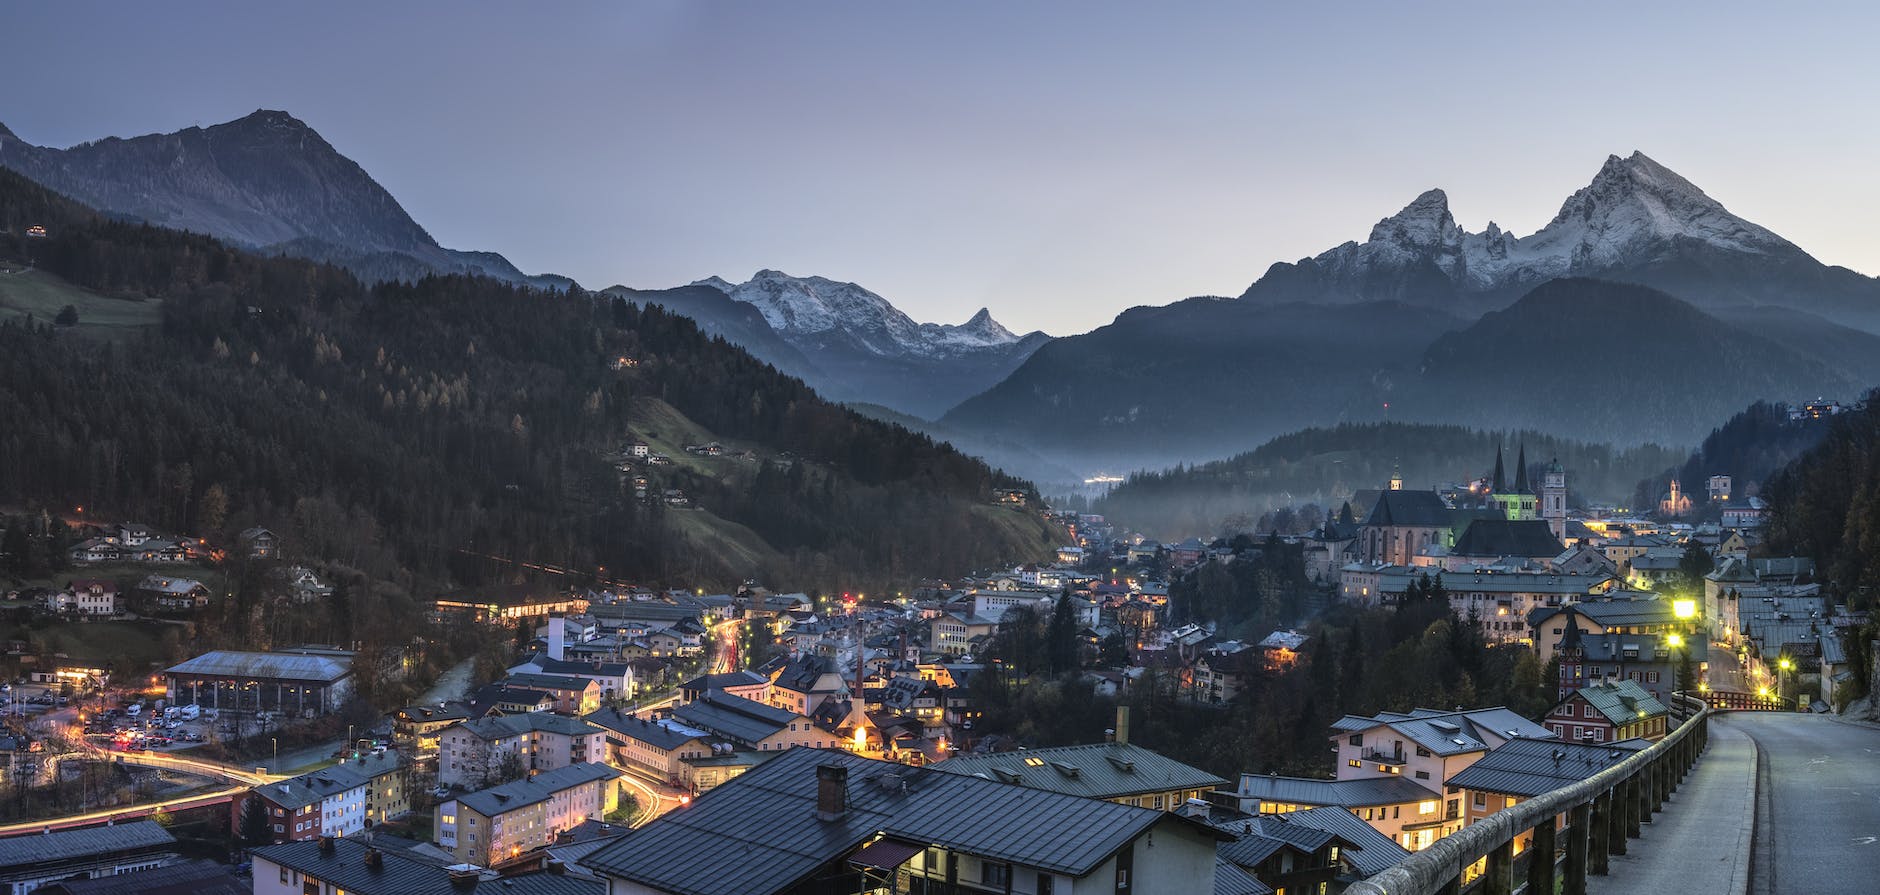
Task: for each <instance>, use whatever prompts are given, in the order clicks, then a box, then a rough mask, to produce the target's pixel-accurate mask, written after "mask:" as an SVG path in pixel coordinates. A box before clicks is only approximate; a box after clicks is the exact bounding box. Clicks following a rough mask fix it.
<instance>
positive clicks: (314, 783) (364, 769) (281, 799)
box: [255, 752, 400, 808]
mask: <svg viewBox="0 0 1880 895" xmlns="http://www.w3.org/2000/svg"><path fill="white" fill-rule="evenodd" d="M399 765H400V760H399V757H398V755H397V753H393V752H387V753H385V754H383V755H380V756H377V757H376V758H370V759H368V758H361V759H360V760H358V761H353V762H345V763H342V764H336V765H333V766H332V767H326V768H321V769H319V770H317V771H308V772H307V773H305V774H301V775H300V776H298V777H289V778H287V779H286V780H280V781H276V782H274V783H269V784H267V785H265V786H257V787H255V794H256V795H259V796H261V797H262V798H264V799H267V800H268V801H270V802H273V803H274V804H276V805H279V806H281V807H282V808H300V807H302V806H306V805H312V804H316V803H318V802H320V801H321V800H323V799H326V798H329V797H331V796H336V795H339V794H340V793H343V792H346V791H347V790H352V789H358V788H359V787H361V786H365V785H367V784H369V783H371V782H372V780H373V778H376V777H379V776H382V775H384V774H387V773H390V772H392V771H396V770H398V768H399Z"/></svg>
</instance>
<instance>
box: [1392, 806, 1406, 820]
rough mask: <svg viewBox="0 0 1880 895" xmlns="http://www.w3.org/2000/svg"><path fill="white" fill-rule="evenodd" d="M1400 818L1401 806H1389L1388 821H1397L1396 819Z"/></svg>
mask: <svg viewBox="0 0 1880 895" xmlns="http://www.w3.org/2000/svg"><path fill="white" fill-rule="evenodd" d="M1401 817H1403V806H1402V805H1392V806H1390V819H1391V820H1397V819H1398V818H1401Z"/></svg>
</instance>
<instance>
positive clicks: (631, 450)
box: [627, 441, 653, 460]
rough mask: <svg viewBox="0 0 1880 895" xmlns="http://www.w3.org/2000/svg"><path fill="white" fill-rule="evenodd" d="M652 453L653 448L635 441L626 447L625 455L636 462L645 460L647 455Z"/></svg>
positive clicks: (642, 442)
mask: <svg viewBox="0 0 1880 895" xmlns="http://www.w3.org/2000/svg"><path fill="white" fill-rule="evenodd" d="M652 452H653V446H652V445H649V444H647V443H646V442H644V441H636V442H633V443H632V444H629V445H627V454H628V455H629V456H632V457H633V458H635V459H638V460H644V459H646V457H647V455H648V454H651V453H652Z"/></svg>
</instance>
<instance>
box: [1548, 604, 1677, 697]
mask: <svg viewBox="0 0 1880 895" xmlns="http://www.w3.org/2000/svg"><path fill="white" fill-rule="evenodd" d="M1573 621H1574V619H1568V620H1565V621H1563V623H1562V625H1563V627H1564V628H1565V629H1566V633H1564V634H1562V635H1560V641H1559V643H1558V645H1557V646H1556V648H1555V649H1554V653H1555V654H1556V655H1558V656H1559V658H1560V691H1559V693H1558V694H1557V695H1556V696H1555V698H1556V699H1565V698H1567V696H1568V694H1570V693H1572V692H1573V691H1575V690H1578V689H1580V688H1581V687H1584V686H1586V685H1587V684H1591V683H1594V682H1596V681H1602V680H1607V679H1615V680H1628V681H1631V682H1633V683H1635V684H1638V685H1639V687H1640V689H1643V690H1644V691H1645V692H1647V693H1650V694H1651V695H1652V698H1654V699H1657V700H1658V701H1659V702H1663V703H1666V704H1669V703H1670V699H1671V694H1672V693H1673V692H1674V691H1676V690H1677V684H1678V667H1679V665H1680V664H1681V663H1682V662H1684V661H1685V660H1686V659H1687V658H1688V660H1689V662H1690V666H1691V676H1692V679H1693V680H1699V681H1701V680H1705V679H1706V676H1707V675H1708V673H1709V669H1710V643H1709V640H1708V639H1707V638H1705V637H1703V636H1701V635H1692V636H1690V637H1685V636H1682V635H1679V634H1616V633H1614V634H1586V633H1581V628H1580V627H1579V626H1578V625H1576V624H1573V623H1572V622H1573ZM1674 644H1675V645H1674Z"/></svg>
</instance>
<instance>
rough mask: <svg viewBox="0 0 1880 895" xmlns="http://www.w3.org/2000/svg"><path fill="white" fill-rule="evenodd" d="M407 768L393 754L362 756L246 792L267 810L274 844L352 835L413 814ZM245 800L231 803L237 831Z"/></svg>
mask: <svg viewBox="0 0 1880 895" xmlns="http://www.w3.org/2000/svg"><path fill="white" fill-rule="evenodd" d="M406 777H407V774H406V768H405V766H404V762H403V759H402V758H400V757H399V755H398V754H397V753H395V752H386V753H381V754H379V755H373V756H362V757H360V758H358V759H356V760H354V761H351V762H341V763H340V764H337V765H333V766H332V767H328V768H322V769H320V770H317V771H309V772H307V773H305V774H301V775H300V776H298V777H290V778H288V779H286V780H281V781H278V782H275V783H269V784H266V785H264V786H257V787H255V788H254V789H253V790H252V791H250V792H249V794H248V798H249V799H255V800H259V801H260V802H261V803H262V810H264V811H266V812H267V817H268V824H269V829H270V831H271V832H272V834H273V836H274V840H273V841H275V842H295V841H302V840H309V839H318V838H320V837H321V836H351V835H353V834H354V833H358V832H360V831H362V830H367V829H370V828H372V827H373V826H375V825H377V824H379V823H382V822H384V821H386V820H389V819H391V818H394V817H398V816H400V815H403V814H405V813H406V812H408V811H410V810H411V797H410V795H409V794H408V793H407V792H406V790H405V782H406ZM245 804H246V803H245V800H237V801H235V802H233V803H231V805H230V807H231V811H232V815H233V816H232V817H231V818H230V823H231V824H232V825H233V826H234V827H236V828H239V827H240V824H241V817H242V812H243V811H245V810H247V809H246V807H245Z"/></svg>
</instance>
